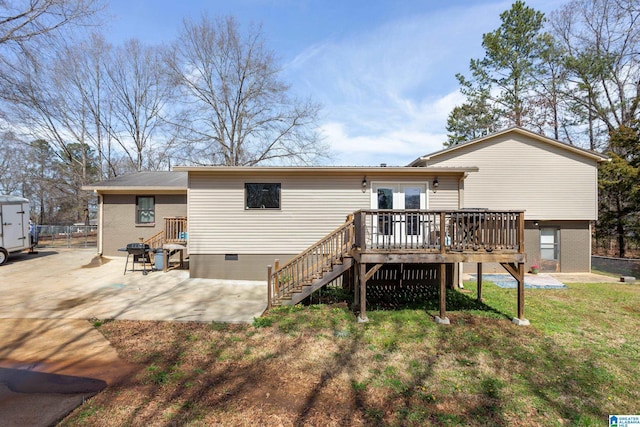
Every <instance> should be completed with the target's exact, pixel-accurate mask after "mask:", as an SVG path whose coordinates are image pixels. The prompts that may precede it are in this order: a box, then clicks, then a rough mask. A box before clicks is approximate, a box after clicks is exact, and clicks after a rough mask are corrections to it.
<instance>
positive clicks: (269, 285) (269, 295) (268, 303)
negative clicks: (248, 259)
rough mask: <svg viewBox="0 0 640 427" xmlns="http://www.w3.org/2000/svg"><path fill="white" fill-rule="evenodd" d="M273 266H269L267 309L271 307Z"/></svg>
mask: <svg viewBox="0 0 640 427" xmlns="http://www.w3.org/2000/svg"><path fill="white" fill-rule="evenodd" d="M271 292H272V291H271V266H270V265H269V266H267V310H268V309H270V308H271Z"/></svg>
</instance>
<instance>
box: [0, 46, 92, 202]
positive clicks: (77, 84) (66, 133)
mask: <svg viewBox="0 0 640 427" xmlns="http://www.w3.org/2000/svg"><path fill="white" fill-rule="evenodd" d="M47 54H52V52H51V51H47ZM51 58H54V59H51ZM51 58H45V59H42V58H39V57H36V58H31V57H21V58H18V60H17V61H16V62H15V63H14V64H15V66H14V68H13V75H12V84H11V85H9V86H7V89H11V90H10V91H9V90H7V91H5V92H4V93H3V96H4V98H5V100H7V101H9V102H7V103H6V105H7V106H8V107H7V112H8V114H9V117H10V118H11V119H12V122H13V123H14V124H18V126H17V128H19V129H20V131H21V132H22V133H24V135H25V137H29V138H32V139H35V140H41V141H45V142H46V144H47V145H48V146H50V147H51V149H52V153H54V155H55V156H57V158H58V160H59V161H60V163H61V164H66V165H68V167H66V169H65V172H66V173H68V174H69V175H67V176H63V175H60V174H59V175H58V177H59V182H58V186H57V189H58V190H60V191H63V192H65V193H66V194H68V195H69V197H70V199H73V201H72V202H71V203H69V205H70V206H71V207H72V208H73V209H74V210H75V211H76V212H82V211H83V210H84V207H86V206H87V203H88V196H87V195H86V194H84V193H82V194H80V193H78V192H77V191H75V190H74V189H72V188H70V187H69V184H72V186H73V185H75V186H76V187H78V189H79V188H80V187H81V186H82V185H86V184H88V183H90V182H92V181H94V180H95V179H96V169H95V167H94V163H95V161H94V158H93V155H92V150H91V148H90V146H89V145H90V144H91V142H92V139H91V137H90V135H94V133H95V130H96V118H95V117H93V116H92V114H91V109H90V108H89V106H88V104H87V98H86V90H87V88H88V84H89V83H90V81H86V82H85V80H84V79H83V78H82V77H81V76H79V75H78V69H80V68H81V66H80V65H79V62H78V51H76V50H74V49H71V48H69V47H67V46H65V45H59V46H58V49H56V50H55V54H52V55H51ZM67 187H68V188H67ZM78 195H79V197H78Z"/></svg>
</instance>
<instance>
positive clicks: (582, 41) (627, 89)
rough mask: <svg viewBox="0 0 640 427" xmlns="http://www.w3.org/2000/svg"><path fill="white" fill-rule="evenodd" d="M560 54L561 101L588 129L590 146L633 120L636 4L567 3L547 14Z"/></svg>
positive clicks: (611, 0) (637, 88)
mask: <svg viewBox="0 0 640 427" xmlns="http://www.w3.org/2000/svg"><path fill="white" fill-rule="evenodd" d="M550 21H551V24H552V28H553V33H554V35H555V36H556V39H557V40H558V41H559V42H560V43H561V45H562V47H563V49H564V51H565V63H564V65H565V67H566V68H567V75H568V85H567V87H566V90H565V96H566V97H567V98H568V99H569V100H570V102H571V103H572V104H573V105H574V109H575V111H576V112H579V113H581V114H582V115H583V117H584V120H585V121H586V122H587V124H588V128H587V131H588V136H589V142H590V147H591V148H593V149H595V148H597V147H598V143H597V140H598V139H600V140H604V139H605V138H606V137H607V135H608V133H610V132H613V131H615V130H616V129H618V128H620V127H621V126H628V125H629V124H630V123H631V122H632V120H634V118H637V117H638V112H639V102H640V8H639V7H638V2H637V0H573V1H571V2H569V3H568V4H566V5H565V6H564V7H562V8H561V9H560V10H559V11H558V12H556V13H554V14H552V15H551V19H550Z"/></svg>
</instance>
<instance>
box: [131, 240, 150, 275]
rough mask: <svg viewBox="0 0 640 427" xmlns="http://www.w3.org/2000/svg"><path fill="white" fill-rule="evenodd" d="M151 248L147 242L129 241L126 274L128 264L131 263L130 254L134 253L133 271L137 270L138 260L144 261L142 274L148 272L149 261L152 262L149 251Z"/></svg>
mask: <svg viewBox="0 0 640 427" xmlns="http://www.w3.org/2000/svg"><path fill="white" fill-rule="evenodd" d="M150 252H151V249H150V248H149V245H147V244H145V243H129V244H128V245H127V261H126V262H125V264H124V274H127V265H128V264H129V256H130V255H133V262H132V263H131V266H132V267H131V271H136V262H141V263H142V274H145V275H146V274H147V262H149V263H151V260H150V259H149V253H150Z"/></svg>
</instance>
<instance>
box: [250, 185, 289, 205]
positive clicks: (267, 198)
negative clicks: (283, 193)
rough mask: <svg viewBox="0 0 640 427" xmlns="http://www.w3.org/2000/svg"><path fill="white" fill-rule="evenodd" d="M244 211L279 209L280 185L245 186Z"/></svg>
mask: <svg viewBox="0 0 640 427" xmlns="http://www.w3.org/2000/svg"><path fill="white" fill-rule="evenodd" d="M244 196H245V209H280V184H279V183H278V184H274V183H265V184H245V185H244Z"/></svg>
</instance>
